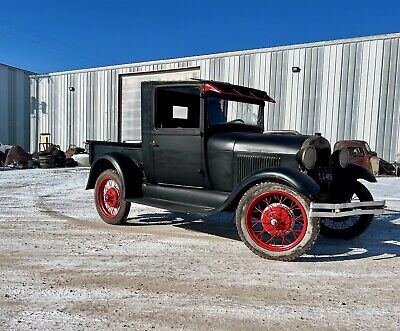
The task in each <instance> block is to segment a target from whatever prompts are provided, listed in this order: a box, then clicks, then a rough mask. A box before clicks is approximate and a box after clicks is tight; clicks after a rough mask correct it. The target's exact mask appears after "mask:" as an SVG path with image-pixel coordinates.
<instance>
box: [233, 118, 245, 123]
mask: <svg viewBox="0 0 400 331" xmlns="http://www.w3.org/2000/svg"><path fill="white" fill-rule="evenodd" d="M229 123H242V124H244V121H243V120H242V119H241V118H236V119H234V120H232V121H229Z"/></svg>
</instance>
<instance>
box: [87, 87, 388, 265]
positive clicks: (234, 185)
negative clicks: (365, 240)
mask: <svg viewBox="0 0 400 331" xmlns="http://www.w3.org/2000/svg"><path fill="white" fill-rule="evenodd" d="M141 93H142V94H141V107H142V112H141V114H142V116H141V121H142V142H141V143H114V142H99V141H91V142H90V148H89V149H90V162H91V172H90V176H89V180H88V184H87V189H93V188H94V189H95V204H96V208H97V211H98V213H99V215H100V217H101V218H102V219H103V220H104V221H105V222H107V223H109V224H123V223H124V222H125V221H126V219H127V216H128V213H129V209H130V204H131V202H134V203H140V204H145V205H150V206H155V207H160V208H164V209H168V210H171V211H178V212H186V213H195V214H201V215H204V214H211V213H215V212H236V226H237V230H238V232H239V235H240V238H241V239H242V240H243V242H244V243H245V244H246V245H247V246H248V247H249V248H250V249H251V250H252V251H253V252H254V253H255V254H257V255H259V256H261V257H264V258H269V259H275V260H285V261H288V260H292V259H295V258H297V257H299V256H300V255H302V254H303V253H304V252H306V251H307V250H308V249H309V248H311V247H312V245H313V244H314V242H315V240H316V238H317V236H318V234H319V232H320V231H321V233H322V234H324V235H326V236H330V237H337V238H352V237H354V236H357V235H359V234H361V233H362V232H363V231H364V230H365V229H366V228H367V227H368V225H369V224H370V223H371V221H372V219H373V216H374V214H379V213H381V212H382V211H383V208H384V202H383V201H380V202H379V201H374V200H373V198H372V196H371V194H370V192H369V191H368V189H367V188H366V187H365V186H364V185H363V184H361V183H360V182H359V181H358V180H359V179H364V180H366V181H369V182H375V181H376V180H375V177H374V176H373V175H372V174H371V173H370V172H368V171H367V170H366V169H364V168H362V167H360V166H358V165H354V164H350V163H349V153H348V150H347V149H342V150H338V151H335V152H334V153H333V154H331V147H330V144H329V142H328V141H327V140H326V139H324V138H323V137H321V135H319V134H315V135H311V136H309V135H301V134H298V133H296V132H289V131H288V132H285V131H279V132H271V133H264V105H265V102H275V101H274V100H273V99H272V98H271V97H270V96H268V95H267V93H266V92H263V91H260V90H255V89H251V88H245V87H242V86H236V85H231V84H227V83H220V82H215V81H205V80H196V81H188V82H143V83H142V91H141ZM269 116H274V114H273V113H272V114H269Z"/></svg>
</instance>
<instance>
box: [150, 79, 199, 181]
mask: <svg viewBox="0 0 400 331" xmlns="http://www.w3.org/2000/svg"><path fill="white" fill-rule="evenodd" d="M200 102H201V99H200V89H199V88H198V87H197V86H193V85H192V86H174V87H158V88H157V89H156V91H155V114H154V119H155V123H154V124H155V125H154V130H153V133H152V139H151V141H150V146H151V148H152V149H153V162H154V172H155V177H156V181H157V183H159V184H169V185H182V186H195V187H204V176H203V173H204V172H203V169H202V165H203V137H202V133H201V132H202V131H201V127H202V126H201V123H202V120H201V111H200V108H201V107H200Z"/></svg>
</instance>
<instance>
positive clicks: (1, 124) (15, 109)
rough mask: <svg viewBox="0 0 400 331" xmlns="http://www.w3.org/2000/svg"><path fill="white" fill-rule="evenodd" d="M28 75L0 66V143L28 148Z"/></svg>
mask: <svg viewBox="0 0 400 331" xmlns="http://www.w3.org/2000/svg"><path fill="white" fill-rule="evenodd" d="M29 74H30V73H28V72H26V71H24V70H20V69H17V68H13V67H10V66H7V65H2V64H0V142H1V143H3V144H9V145H20V146H22V147H23V148H26V149H27V148H29V139H30V132H29V112H30V106H29V97H30V93H29V84H30V81H29Z"/></svg>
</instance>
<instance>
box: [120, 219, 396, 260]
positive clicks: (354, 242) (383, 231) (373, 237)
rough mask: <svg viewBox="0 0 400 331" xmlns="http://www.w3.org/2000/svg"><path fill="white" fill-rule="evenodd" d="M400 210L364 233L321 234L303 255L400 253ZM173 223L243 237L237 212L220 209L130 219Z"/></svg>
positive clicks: (339, 257)
mask: <svg viewBox="0 0 400 331" xmlns="http://www.w3.org/2000/svg"><path fill="white" fill-rule="evenodd" d="M396 220H400V213H396V214H391V215H383V216H380V217H376V218H375V220H374V221H373V222H372V224H371V226H370V227H369V228H368V229H367V231H366V232H365V233H363V234H362V235H361V236H359V237H357V238H354V239H351V240H343V239H332V238H325V237H323V236H321V235H320V236H319V238H318V240H317V242H316V243H315V245H314V247H313V249H312V250H311V251H310V252H308V254H307V255H303V256H302V257H300V258H299V261H302V262H313V263H315V262H335V261H346V260H357V259H363V258H367V257H374V259H376V260H381V259H391V258H395V257H400V222H395V221H396ZM152 225H172V226H176V227H179V228H183V229H186V230H191V231H197V232H202V233H205V234H210V235H214V236H218V237H222V238H227V239H232V240H239V241H240V237H239V235H238V233H237V230H236V226H235V221H234V215H233V214H225V213H220V214H216V215H213V216H209V217H205V218H198V217H196V216H193V215H187V214H180V213H173V212H165V213H155V214H139V215H137V216H135V217H132V218H129V219H128V226H152Z"/></svg>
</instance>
